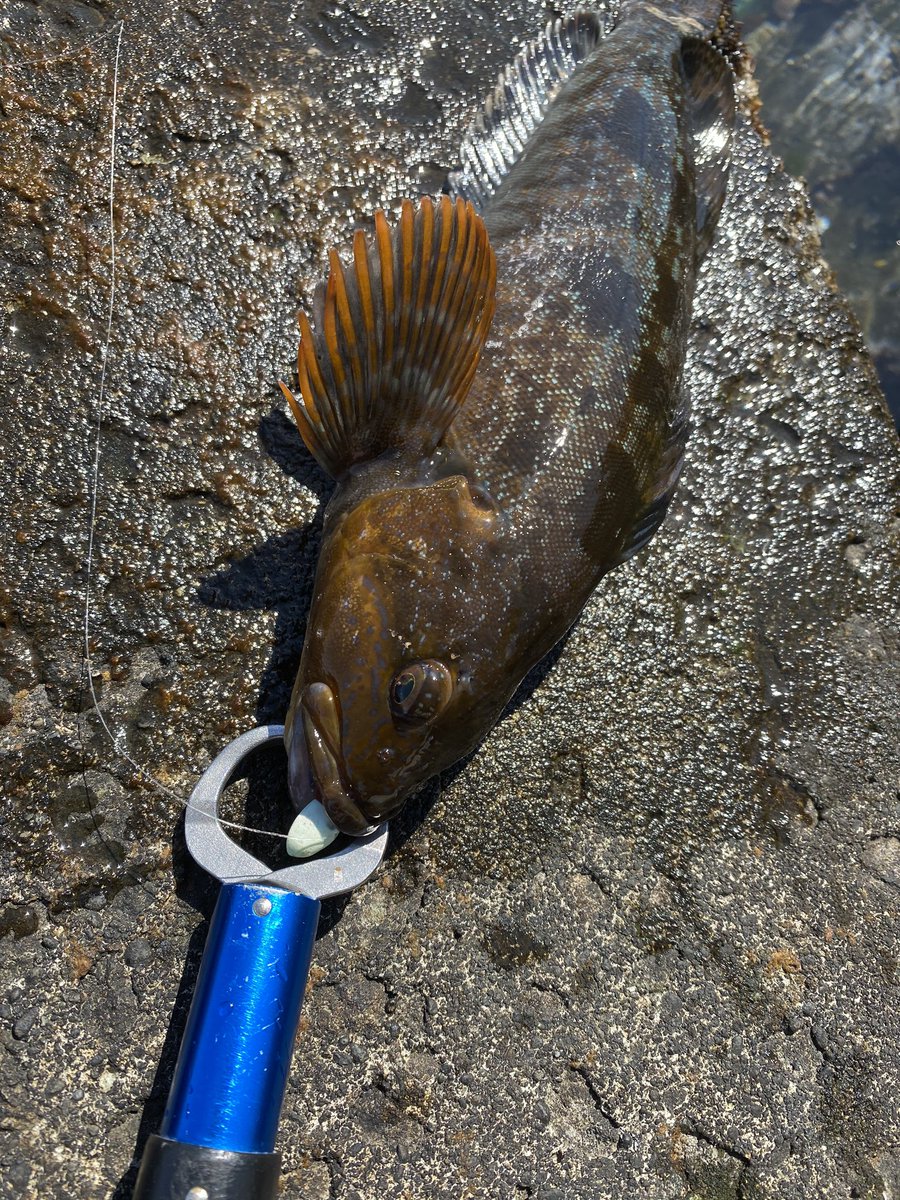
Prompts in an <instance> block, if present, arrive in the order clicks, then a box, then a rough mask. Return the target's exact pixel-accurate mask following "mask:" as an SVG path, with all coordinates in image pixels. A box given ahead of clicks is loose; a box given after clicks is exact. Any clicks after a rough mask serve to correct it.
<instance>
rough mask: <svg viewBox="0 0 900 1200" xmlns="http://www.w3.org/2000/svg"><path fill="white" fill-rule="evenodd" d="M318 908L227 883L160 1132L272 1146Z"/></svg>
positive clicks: (180, 1138)
mask: <svg viewBox="0 0 900 1200" xmlns="http://www.w3.org/2000/svg"><path fill="white" fill-rule="evenodd" d="M320 907H321V906H320V904H319V902H318V900H311V899H310V898H309V897H308V896H302V895H300V894H299V893H297V892H288V891H285V890H284V889H282V888H273V887H262V886H261V885H259V884H247V883H232V884H226V885H225V886H224V887H223V888H222V890H221V892H220V894H219V899H218V902H217V904H216V910H215V912H214V913H213V919H212V924H211V926H210V930H209V935H208V937H207V939H206V947H205V949H204V952H203V962H202V964H201V967H200V975H199V977H198V979H197V986H196V989H195V991H194V999H193V1003H192V1004H191V1011H190V1014H189V1015H188V1021H187V1028H186V1029H185V1033H184V1039H183V1040H182V1043H181V1051H180V1053H179V1055H178V1063H177V1065H176V1067H175V1077H174V1079H173V1081H172V1089H171V1091H170V1093H169V1102H168V1104H167V1106H166V1111H165V1115H164V1116H163V1122H162V1128H161V1130H160V1134H161V1136H162V1138H164V1139H168V1140H170V1141H173V1142H187V1143H190V1144H191V1145H192V1146H205V1147H209V1148H211V1149H213V1150H219V1151H229V1152H238V1153H244V1154H247V1153H249V1154H270V1153H271V1152H272V1151H273V1149H274V1146H275V1134H276V1131H277V1128H278V1119H279V1117H280V1115H281V1105H282V1101H283V1100H284V1090H285V1086H286V1084H287V1076H288V1070H289V1068H290V1063H291V1053H292V1051H293V1045H294V1035H295V1034H296V1031H297V1023H298V1021H299V1019H300V1008H301V1005H302V1003H303V993H304V990H305V988H306V979H307V976H308V974H309V963H310V958H311V957H312V948H313V941H314V940H315V936H316V926H317V924H318V921H319V909H320Z"/></svg>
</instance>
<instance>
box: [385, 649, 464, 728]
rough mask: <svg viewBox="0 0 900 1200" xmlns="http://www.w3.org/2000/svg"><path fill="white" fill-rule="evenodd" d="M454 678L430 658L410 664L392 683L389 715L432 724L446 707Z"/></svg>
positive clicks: (439, 663) (398, 673)
mask: <svg viewBox="0 0 900 1200" xmlns="http://www.w3.org/2000/svg"><path fill="white" fill-rule="evenodd" d="M452 691H453V678H452V676H451V674H450V672H449V671H448V670H447V668H446V667H445V666H444V664H443V663H441V662H436V661H435V660H434V659H433V658H428V659H424V660H423V661H422V662H416V663H410V664H409V666H406V667H404V668H403V669H402V670H401V671H398V672H397V674H396V675H395V676H394V678H393V679H392V680H391V687H390V693H389V700H390V705H391V712H392V713H393V714H394V716H395V717H398V718H399V719H400V720H403V721H431V720H433V719H434V718H435V717H436V716H437V715H438V713H439V712H441V710H442V709H443V708H444V707H445V706H446V704H447V701H448V700H449V699H450V694H451V692H452Z"/></svg>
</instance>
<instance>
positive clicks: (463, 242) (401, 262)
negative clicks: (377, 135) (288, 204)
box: [281, 196, 497, 477]
mask: <svg viewBox="0 0 900 1200" xmlns="http://www.w3.org/2000/svg"><path fill="white" fill-rule="evenodd" d="M329 264H330V269H329V273H328V277H327V279H326V281H325V283H324V284H323V285H321V286H320V287H319V288H318V289H317V290H316V295H315V298H314V302H313V321H312V324H311V323H310V321H309V320H308V319H307V318H306V317H305V316H303V315H301V317H300V347H299V350H298V355H297V374H298V379H299V384H300V389H299V395H298V396H294V395H292V394H291V392H290V391H289V390H288V388H287V387H285V385H284V384H282V385H281V388H282V390H283V392H284V394H285V396H286V397H287V399H288V402H289V404H290V407H291V409H292V411H293V413H294V416H295V418H296V421H297V426H298V428H299V430H300V433H301V436H302V437H303V440H304V442H305V443H306V446H307V448H308V449H309V451H310V452H311V453H312V454H313V455H314V456H315V458H316V459H317V460H318V462H319V464H320V465H321V466H322V467H324V468H325V470H326V471H329V472H330V473H331V474H332V475H334V476H335V477H339V476H341V475H343V474H344V472H345V471H347V470H348V468H350V467H351V466H353V465H354V463H360V462H364V461H365V460H366V459H370V458H375V457H377V456H378V455H380V454H384V453H386V452H387V451H389V450H398V449H399V450H401V451H403V450H406V451H408V452H409V453H410V454H413V455H419V454H427V453H430V452H431V450H433V449H434V447H435V446H436V445H437V444H438V442H439V441H440V440H441V438H442V437H443V436H444V434H445V433H446V432H447V429H448V428H449V427H450V425H451V423H452V421H453V418H454V417H455V415H456V413H457V412H458V410H459V406H460V405H461V404H462V403H463V401H464V400H465V398H466V393H467V392H468V390H469V387H470V386H471V382H472V379H473V377H474V374H475V369H476V367H477V365H478V360H479V358H480V356H481V352H482V350H483V349H484V344H485V342H486V340H487V335H488V330H489V329H490V324H491V318H492V317H493V313H494V290H495V284H496V274H497V270H496V262H495V260H494V252H493V250H492V249H491V245H490V242H489V240H488V235H487V231H486V229H485V227H484V223H483V222H482V220H481V218H480V217H479V216H478V215H477V213H476V212H475V210H474V209H473V207H472V205H471V204H468V203H464V202H463V201H462V200H457V201H456V202H453V201H451V200H449V199H448V198H447V197H446V196H444V197H441V199H440V200H439V201H438V202H437V203H435V202H434V201H432V200H431V199H430V198H429V197H427V196H423V197H422V199H421V200H420V202H419V205H418V207H415V206H414V205H413V203H412V202H411V201H409V200H405V201H404V202H403V206H402V210H401V216H400V220H399V221H398V222H397V223H396V224H395V225H394V226H391V225H390V224H389V223H388V221H387V218H386V217H385V215H384V213H383V212H380V211H379V212H377V213H376V214H375V222H374V234H373V235H372V236H366V235H365V234H364V233H363V232H362V231H361V230H358V231H357V232H356V234H355V236H354V238H353V246H352V252H351V254H350V255H349V256H348V257H347V258H342V257H340V256H339V255H338V253H337V251H335V250H331V251H330V252H329Z"/></svg>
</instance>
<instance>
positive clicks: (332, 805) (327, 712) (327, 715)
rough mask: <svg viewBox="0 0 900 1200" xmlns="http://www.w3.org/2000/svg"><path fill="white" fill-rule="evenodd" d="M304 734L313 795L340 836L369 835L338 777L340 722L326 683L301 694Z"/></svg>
mask: <svg viewBox="0 0 900 1200" xmlns="http://www.w3.org/2000/svg"><path fill="white" fill-rule="evenodd" d="M300 709H301V712H302V714H303V732H304V734H305V735H306V736H305V740H306V748H307V750H308V753H309V765H310V768H311V771H312V776H313V780H314V781H315V786H316V791H317V792H318V794H319V799H320V800H321V802H322V805H323V807H324V809H325V811H326V812H327V813H328V815H329V817H331V819H332V821H334V823H335V825H337V827H338V829H340V830H341V832H342V833H348V834H350V835H352V836H353V837H359V836H360V835H361V834H364V833H368V832H369V831H370V830H371V828H372V823H371V821H369V819H368V818H367V817H366V816H365V815H364V814H363V812H362V809H361V808H360V807H359V804H358V803H357V802H356V800H355V799H354V797H353V794H352V792H351V790H350V788H349V787H348V786H347V784H346V783H345V782H344V780H343V778H342V776H341V769H340V761H341V718H340V713H339V712H338V706H337V698H336V697H335V694H334V692H333V691H332V690H331V688H330V687H329V686H328V684H326V683H310V684H308V685H307V686H306V687H305V688H304V689H303V692H302V693H301V696H300Z"/></svg>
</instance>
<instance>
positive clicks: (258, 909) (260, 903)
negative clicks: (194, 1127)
mask: <svg viewBox="0 0 900 1200" xmlns="http://www.w3.org/2000/svg"><path fill="white" fill-rule="evenodd" d="M253 911H254V912H255V913H256V915H257V916H258V917H265V916H268V914H269V913H270V912H271V911H272V901H271V900H269V899H267V897H265V896H260V898H259V899H258V900H254V901H253ZM200 1190H201V1191H202V1190H203V1189H202V1188H201V1189H200ZM204 1194H205V1193H204ZM188 1195H189V1196H190V1195H191V1193H190V1192H188ZM197 1200H202V1197H199V1196H198V1198H197Z"/></svg>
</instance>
